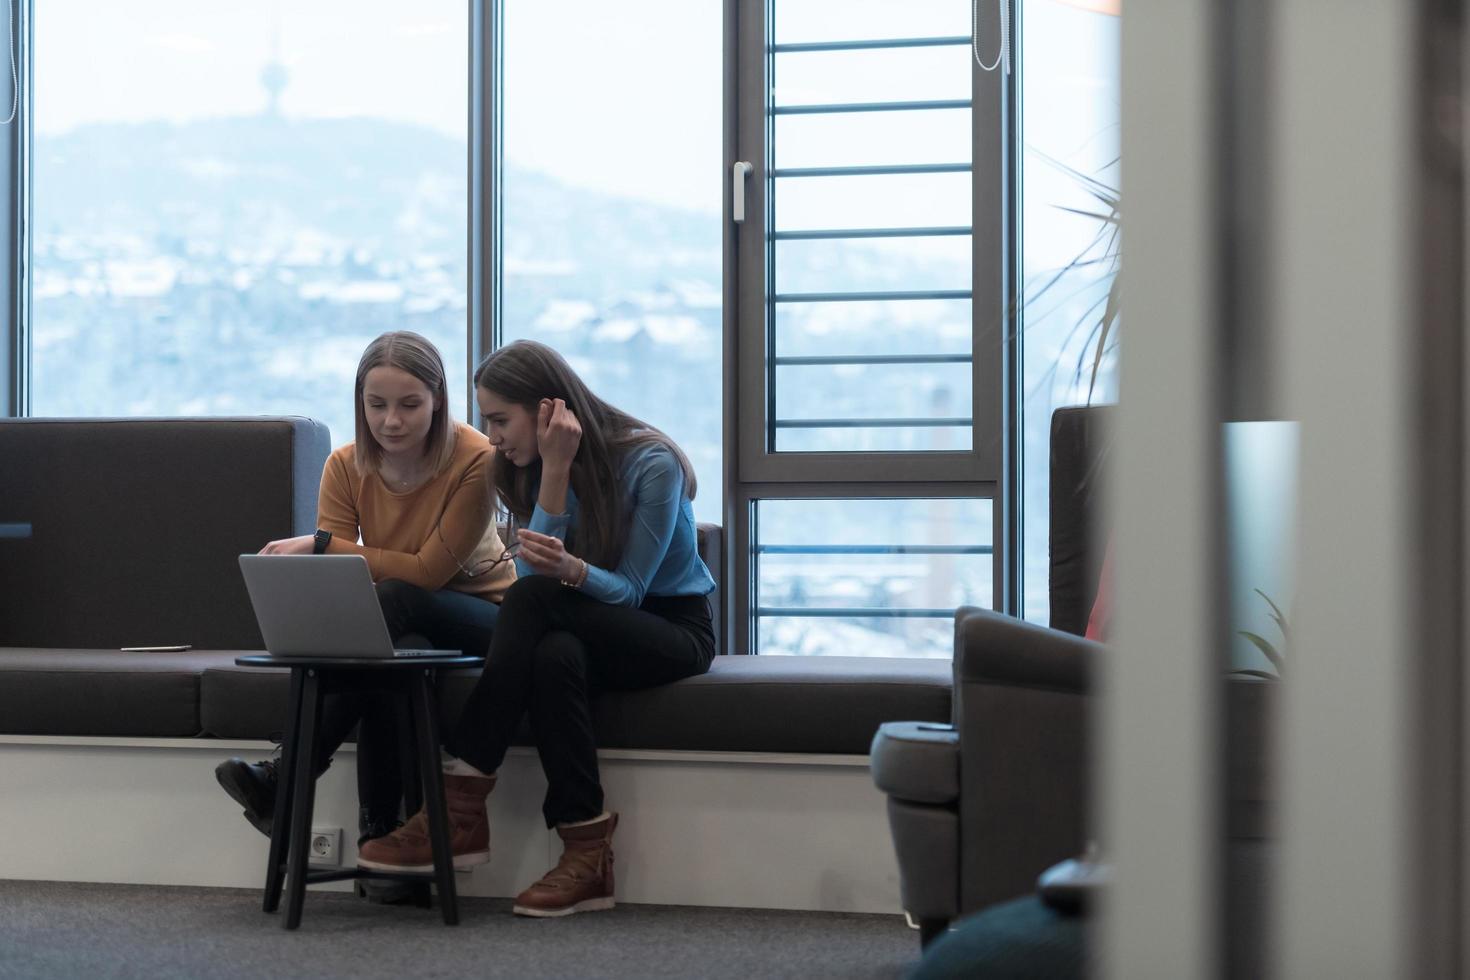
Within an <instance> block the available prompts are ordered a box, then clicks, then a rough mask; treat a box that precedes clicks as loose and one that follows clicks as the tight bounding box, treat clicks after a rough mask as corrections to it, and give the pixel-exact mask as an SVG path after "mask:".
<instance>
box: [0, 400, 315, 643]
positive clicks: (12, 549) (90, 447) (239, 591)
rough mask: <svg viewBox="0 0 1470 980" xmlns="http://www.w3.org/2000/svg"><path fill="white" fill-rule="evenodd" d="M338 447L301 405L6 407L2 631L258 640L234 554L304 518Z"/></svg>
mask: <svg viewBox="0 0 1470 980" xmlns="http://www.w3.org/2000/svg"><path fill="white" fill-rule="evenodd" d="M329 451H330V445H329V437H328V434H327V430H326V427H325V426H323V425H322V424H321V423H319V422H314V421H312V420H310V419H303V418H279V419H270V418H253V419H220V418H215V419H7V420H3V421H0V460H3V461H4V462H3V464H0V522H9V521H14V522H29V523H30V524H31V525H32V531H33V533H32V536H31V537H30V538H29V539H22V540H10V541H4V542H0V595H3V596H4V605H3V612H0V647H56V648H67V649H93V648H117V647H125V646H153V645H162V644H182V643H188V644H192V645H193V646H195V647H196V648H200V649H233V648H245V649H258V648H259V647H260V646H261V638H260V632H259V630H258V629H257V627H256V624H255V615H254V613H253V612H252V611H251V608H250V602H249V599H248V597H247V596H246V593H245V585H244V581H243V580H242V579H241V577H240V569H239V566H238V565H237V563H236V557H237V556H238V555H240V554H241V553H242V552H255V551H258V550H260V547H261V546H262V545H263V544H265V543H266V542H267V541H270V540H272V539H274V538H284V537H289V536H291V535H295V534H308V533H310V532H311V531H312V529H313V528H314V526H315V523H316V495H317V486H318V484H319V482H320V480H321V471H322V465H323V464H324V463H325V461H326V457H327V453H328V452H329Z"/></svg>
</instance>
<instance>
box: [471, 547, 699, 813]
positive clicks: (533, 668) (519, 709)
mask: <svg viewBox="0 0 1470 980" xmlns="http://www.w3.org/2000/svg"><path fill="white" fill-rule="evenodd" d="M714 655H715V635H714V630H713V628H712V627H711V623H710V608H709V600H708V599H706V598H705V597H704V596H687V595H686V596H649V597H648V598H647V599H646V600H644V603H643V605H642V607H641V608H638V609H629V608H627V607H624V606H612V605H608V604H607V603H605V602H600V601H598V600H597V599H593V598H592V597H590V596H588V595H585V594H583V593H581V592H578V591H577V590H575V589H570V588H567V587H566V586H564V585H562V584H561V583H560V582H558V581H557V580H556V579H554V578H550V577H549V576H545V575H531V576H528V577H526V578H523V579H519V580H517V581H516V583H515V584H514V585H512V586H511V587H510V591H509V592H507V593H506V595H505V601H504V602H502V603H501V604H500V618H499V620H498V621H497V622H496V624H495V634H494V636H492V637H491V639H490V651H489V653H487V654H486V655H485V671H484V673H483V674H482V675H481V676H480V680H479V681H478V682H477V683H476V684H475V687H474V690H473V691H471V692H470V697H469V700H468V701H467V702H466V703H465V707H464V713H463V714H462V715H461V716H460V719H459V723H458V724H457V725H455V726H454V727H453V728H452V729H451V730H450V732H449V737H448V738H447V739H446V744H447V747H448V749H449V751H451V752H453V753H454V754H455V755H457V756H459V757H460V758H462V759H464V760H465V761H466V762H468V763H469V764H470V765H472V766H474V767H475V768H477V769H479V770H480V771H481V772H487V773H489V772H494V771H495V770H496V769H498V768H500V763H501V762H502V761H503V760H504V759H505V751H506V749H507V748H509V747H510V741H511V739H512V738H513V737H514V735H515V731H516V727H517V726H518V725H519V724H520V720H521V716H522V715H523V714H527V713H529V715H530V720H531V732H532V735H533V737H534V738H535V740H536V751H537V752H538V753H539V754H540V756H541V768H542V769H543V770H544V771H545V773H546V782H547V788H546V800H545V802H544V804H543V805H542V808H541V811H542V813H543V815H544V816H545V817H546V825H547V826H548V827H550V826H552V825H554V824H557V823H572V822H574V821H578V820H590V819H592V818H594V817H596V816H597V815H598V814H600V813H602V783H601V780H600V779H599V778H598V773H597V743H596V739H595V737H594V735H593V732H592V708H591V696H592V694H593V693H594V692H596V691H599V690H605V691H620V690H621V691H626V690H633V689H637V688H643V687H653V686H655V685H658V684H667V683H669V682H670V681H676V680H679V679H681V678H684V677H692V676H694V675H696V674H702V673H704V672H705V671H706V670H708V669H709V665H710V661H711V660H713V659H714Z"/></svg>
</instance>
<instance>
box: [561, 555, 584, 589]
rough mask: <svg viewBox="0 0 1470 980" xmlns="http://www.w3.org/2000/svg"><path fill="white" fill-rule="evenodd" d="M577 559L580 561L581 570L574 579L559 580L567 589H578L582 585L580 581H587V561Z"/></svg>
mask: <svg viewBox="0 0 1470 980" xmlns="http://www.w3.org/2000/svg"><path fill="white" fill-rule="evenodd" d="M577 561H580V562H582V571H581V572H580V573H579V574H578V575H577V576H576V578H575V579H562V580H561V584H562V585H565V586H566V587H567V588H569V589H580V588H581V587H582V583H583V582H586V581H587V562H586V560H584V559H582V558H578V559H577Z"/></svg>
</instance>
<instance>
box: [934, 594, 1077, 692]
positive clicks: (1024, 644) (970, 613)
mask: <svg viewBox="0 0 1470 980" xmlns="http://www.w3.org/2000/svg"><path fill="white" fill-rule="evenodd" d="M1104 649H1105V648H1104V647H1103V645H1102V644H1101V643H1096V642H1094V641H1092V640H1087V639H1083V638H1082V637H1080V636H1073V635H1072V634H1071V633H1064V632H1062V631H1061V630H1054V629H1048V628H1047V627H1045V626H1037V625H1036V624H1035V623H1028V622H1026V621H1025V620H1021V619H1016V618H1015V617H1013V616H1004V615H1001V614H1000V613H997V612H992V611H991V610H989V609H976V608H973V607H965V608H962V609H960V610H959V611H958V612H957V613H956V614H955V642H954V652H955V664H954V669H955V685H956V687H958V686H959V685H960V684H963V683H965V682H967V681H982V682H989V683H994V684H1015V685H1018V686H1023V687H1040V688H1046V689H1049V690H1056V691H1070V692H1073V693H1077V694H1085V693H1087V692H1088V691H1090V690H1091V689H1092V672H1093V670H1095V669H1096V666H1095V665H1096V663H1097V661H1098V658H1099V657H1101V656H1102V655H1103V650H1104Z"/></svg>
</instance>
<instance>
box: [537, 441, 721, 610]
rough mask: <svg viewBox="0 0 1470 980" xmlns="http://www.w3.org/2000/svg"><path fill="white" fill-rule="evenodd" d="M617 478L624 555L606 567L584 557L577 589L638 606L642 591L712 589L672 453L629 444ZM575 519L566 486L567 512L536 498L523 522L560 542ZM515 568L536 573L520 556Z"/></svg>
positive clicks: (681, 473) (574, 500)
mask: <svg viewBox="0 0 1470 980" xmlns="http://www.w3.org/2000/svg"><path fill="white" fill-rule="evenodd" d="M619 479H620V482H621V484H622V487H623V501H624V513H625V515H627V519H628V520H629V527H628V537H627V542H626V543H625V544H624V546H623V557H622V560H621V561H619V562H618V567H617V568H616V569H611V570H610V569H606V568H599V567H598V566H596V565H593V564H591V563H589V564H588V566H587V581H586V582H584V583H583V585H582V591H583V592H585V593H587V594H588V595H590V596H592V597H593V598H594V599H600V600H602V601H603V602H606V603H609V604H610V605H614V606H631V607H633V608H637V607H638V606H641V605H642V604H643V599H644V597H645V596H650V595H658V596H674V595H708V594H709V593H710V592H712V591H714V587H715V580H714V578H713V577H712V576H711V575H710V573H709V569H708V568H707V567H705V564H704V560H703V559H702V558H700V557H699V539H698V536H697V534H696V532H695V528H694V507H693V505H692V504H691V503H690V501H689V496H688V495H687V494H686V493H685V492H684V471H683V470H682V469H681V468H680V466H679V461H678V460H677V459H675V458H674V454H673V453H671V452H670V451H669V450H668V448H667V447H666V446H661V445H658V444H657V443H655V444H653V445H649V446H642V447H639V448H637V449H634V450H632V451H631V452H629V453H628V454H627V455H626V456H625V457H624V458H623V466H622V470H621V472H620V473H619ZM538 489H539V488H538ZM576 523H577V496H576V494H574V493H573V492H572V488H571V487H567V506H566V513H564V514H548V513H546V511H544V510H542V509H541V505H540V504H539V503H538V504H537V505H536V508H535V510H533V511H532V512H531V521H530V523H529V524H528V525H527V527H528V528H530V530H532V531H537V532H539V533H541V534H549V535H551V536H552V537H554V538H558V539H559V540H561V541H562V542H563V543H565V542H566V539H567V532H568V531H569V530H571V529H572V528H573V527H575V526H576ZM516 573H517V574H518V575H522V576H525V575H534V574H536V573H535V570H534V569H532V568H531V566H530V565H528V564H526V562H525V560H524V559H522V558H519V557H517V558H516Z"/></svg>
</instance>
